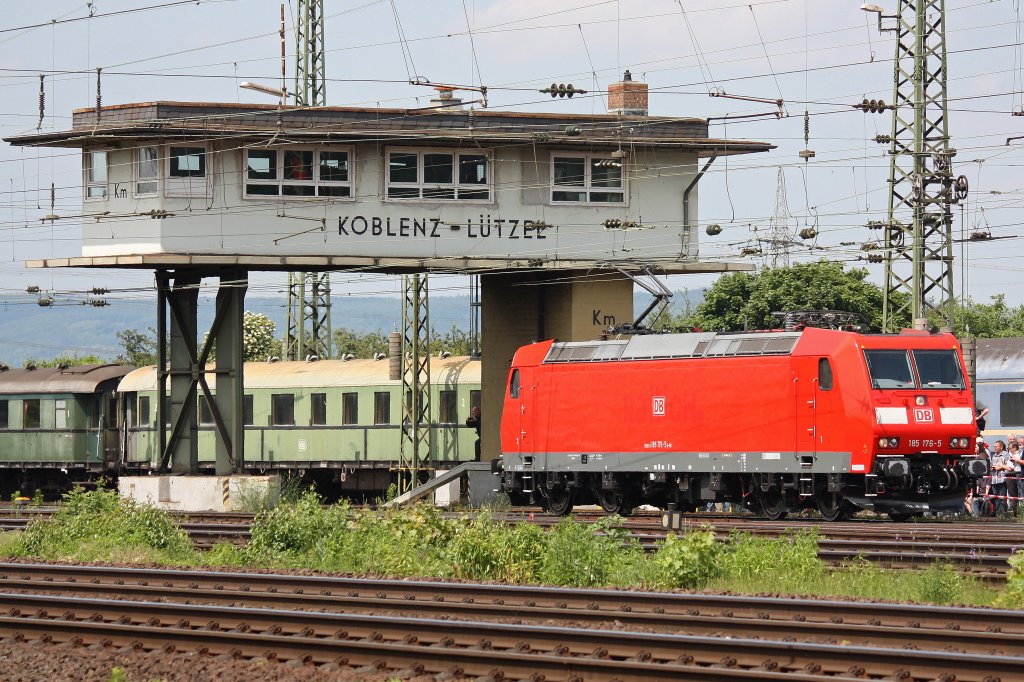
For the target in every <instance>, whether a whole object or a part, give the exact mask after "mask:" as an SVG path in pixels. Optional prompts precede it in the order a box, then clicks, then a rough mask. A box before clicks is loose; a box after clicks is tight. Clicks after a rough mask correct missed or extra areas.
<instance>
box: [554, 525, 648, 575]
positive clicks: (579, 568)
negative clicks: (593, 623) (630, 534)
mask: <svg viewBox="0 0 1024 682" xmlns="http://www.w3.org/2000/svg"><path fill="white" fill-rule="evenodd" d="M621 524H622V519H621V518H620V517H617V516H611V517H607V518H604V519H601V520H600V521H598V522H596V523H594V524H583V523H579V522H577V521H576V520H575V519H573V518H572V517H566V518H564V519H562V520H561V521H559V523H558V525H557V526H555V527H553V528H551V529H550V530H548V531H547V538H546V540H547V542H546V546H545V547H544V555H543V557H542V558H541V566H540V575H539V578H540V580H541V582H545V583H550V584H554V585H566V586H570V587H594V586H599V585H607V584H609V583H610V582H611V581H612V578H613V577H614V576H615V575H616V574H617V573H619V572H620V571H621V570H622V568H623V564H625V563H626V562H628V561H629V557H630V556H631V554H632V553H631V552H628V551H624V550H623V542H624V541H625V536H626V533H625V531H623V530H622V527H621Z"/></svg>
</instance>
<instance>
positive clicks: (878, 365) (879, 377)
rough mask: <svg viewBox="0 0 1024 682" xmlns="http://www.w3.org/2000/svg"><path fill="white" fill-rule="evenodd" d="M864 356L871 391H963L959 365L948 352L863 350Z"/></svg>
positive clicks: (954, 355)
mask: <svg viewBox="0 0 1024 682" xmlns="http://www.w3.org/2000/svg"><path fill="white" fill-rule="evenodd" d="M864 357H865V358H866V359H867V362H868V373H869V374H870V375H871V387H872V388H947V389H958V390H962V389H963V388H964V378H963V375H962V374H961V372H960V363H959V361H958V359H957V355H956V352H955V351H952V350H915V351H910V352H909V353H908V352H907V351H905V350H865V351H864ZM911 359H913V365H911ZM914 366H916V367H917V377H916V378H915V376H914V370H913V367H914ZM918 379H920V384H918V381H917V380H918Z"/></svg>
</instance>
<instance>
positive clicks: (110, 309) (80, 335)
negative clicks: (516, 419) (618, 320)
mask: <svg viewBox="0 0 1024 682" xmlns="http://www.w3.org/2000/svg"><path fill="white" fill-rule="evenodd" d="M703 293H704V292H703V290H699V291H698V290H691V291H686V292H676V296H674V297H673V299H672V309H673V312H678V311H680V310H682V309H684V308H685V305H686V301H687V300H689V302H690V305H691V306H695V305H697V304H698V303H700V301H701V300H702V299H703ZM650 300H651V297H650V296H649V295H648V294H646V293H643V294H637V295H636V297H635V302H634V308H635V309H636V310H637V312H639V311H641V310H643V308H645V307H646V306H647V304H648V303H650ZM110 303H111V305H109V306H107V307H105V308H93V307H91V306H84V305H73V304H67V305H59V304H58V305H54V306H52V307H49V308H42V307H40V306H39V305H38V304H37V303H36V298H35V297H34V296H27V295H26V296H16V297H12V298H8V299H7V300H6V302H5V303H3V304H0V361H2V362H5V363H7V364H9V365H11V366H20V365H21V364H22V363H23V362H24V361H25V360H26V359H28V358H42V359H45V358H52V357H55V356H57V355H61V354H63V353H70V354H73V355H98V356H100V357H102V358H114V357H116V356H117V355H118V354H119V353H120V352H121V350H122V349H121V346H120V344H119V343H118V340H117V336H116V334H117V332H119V331H121V330H123V329H138V330H140V331H146V330H148V329H149V328H150V327H155V326H156V298H155V297H154V298H152V299H148V300H147V299H132V300H123V299H117V298H111V299H110ZM245 307H246V310H251V311H254V312H258V313H263V314H264V315H266V316H268V317H269V318H270V319H271V320H273V321H274V323H275V324H276V325H277V334H278V336H281V335H283V333H284V328H285V308H284V301H283V300H282V299H280V298H277V297H275V298H269V297H259V296H248V297H246V306H245ZM199 308H200V309H199V330H200V334H201V333H202V332H203V331H204V330H205V329H208V328H209V326H210V323H211V322H212V321H213V312H214V305H213V299H212V298H208V299H203V300H201V301H200V306H199ZM430 317H431V324H432V325H433V327H434V328H435V329H436V330H437V331H439V332H445V331H447V330H449V329H451V328H452V326H455V327H458V328H460V329H468V327H469V297H468V296H438V295H434V296H432V297H431V299H430ZM331 324H332V326H333V327H335V328H338V327H346V328H348V329H351V330H353V331H356V332H360V333H365V332H371V331H382V332H385V333H387V332H390V331H392V330H397V329H399V328H400V327H401V324H402V300H401V299H400V298H398V297H392V296H389V297H382V296H335V297H334V298H333V300H332V309H331Z"/></svg>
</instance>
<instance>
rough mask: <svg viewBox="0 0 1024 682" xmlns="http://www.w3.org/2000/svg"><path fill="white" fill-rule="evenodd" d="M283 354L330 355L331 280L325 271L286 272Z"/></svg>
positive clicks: (292, 357)
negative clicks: (286, 326) (286, 292)
mask: <svg viewBox="0 0 1024 682" xmlns="http://www.w3.org/2000/svg"><path fill="white" fill-rule="evenodd" d="M284 355H285V357H286V358H288V359H290V360H303V359H305V358H307V357H309V356H311V355H314V356H316V357H318V358H325V359H326V358H329V357H331V280H330V275H328V274H327V273H320V272H289V273H288V333H287V334H286V336H285V349H284Z"/></svg>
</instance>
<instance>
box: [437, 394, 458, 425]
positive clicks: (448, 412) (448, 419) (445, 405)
mask: <svg viewBox="0 0 1024 682" xmlns="http://www.w3.org/2000/svg"><path fill="white" fill-rule="evenodd" d="M438 398H439V399H440V401H441V406H440V412H439V413H438V419H437V423H438V424H455V423H457V422H458V421H459V418H458V416H457V413H458V403H457V401H456V399H455V391H440V392H439V393H438Z"/></svg>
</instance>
